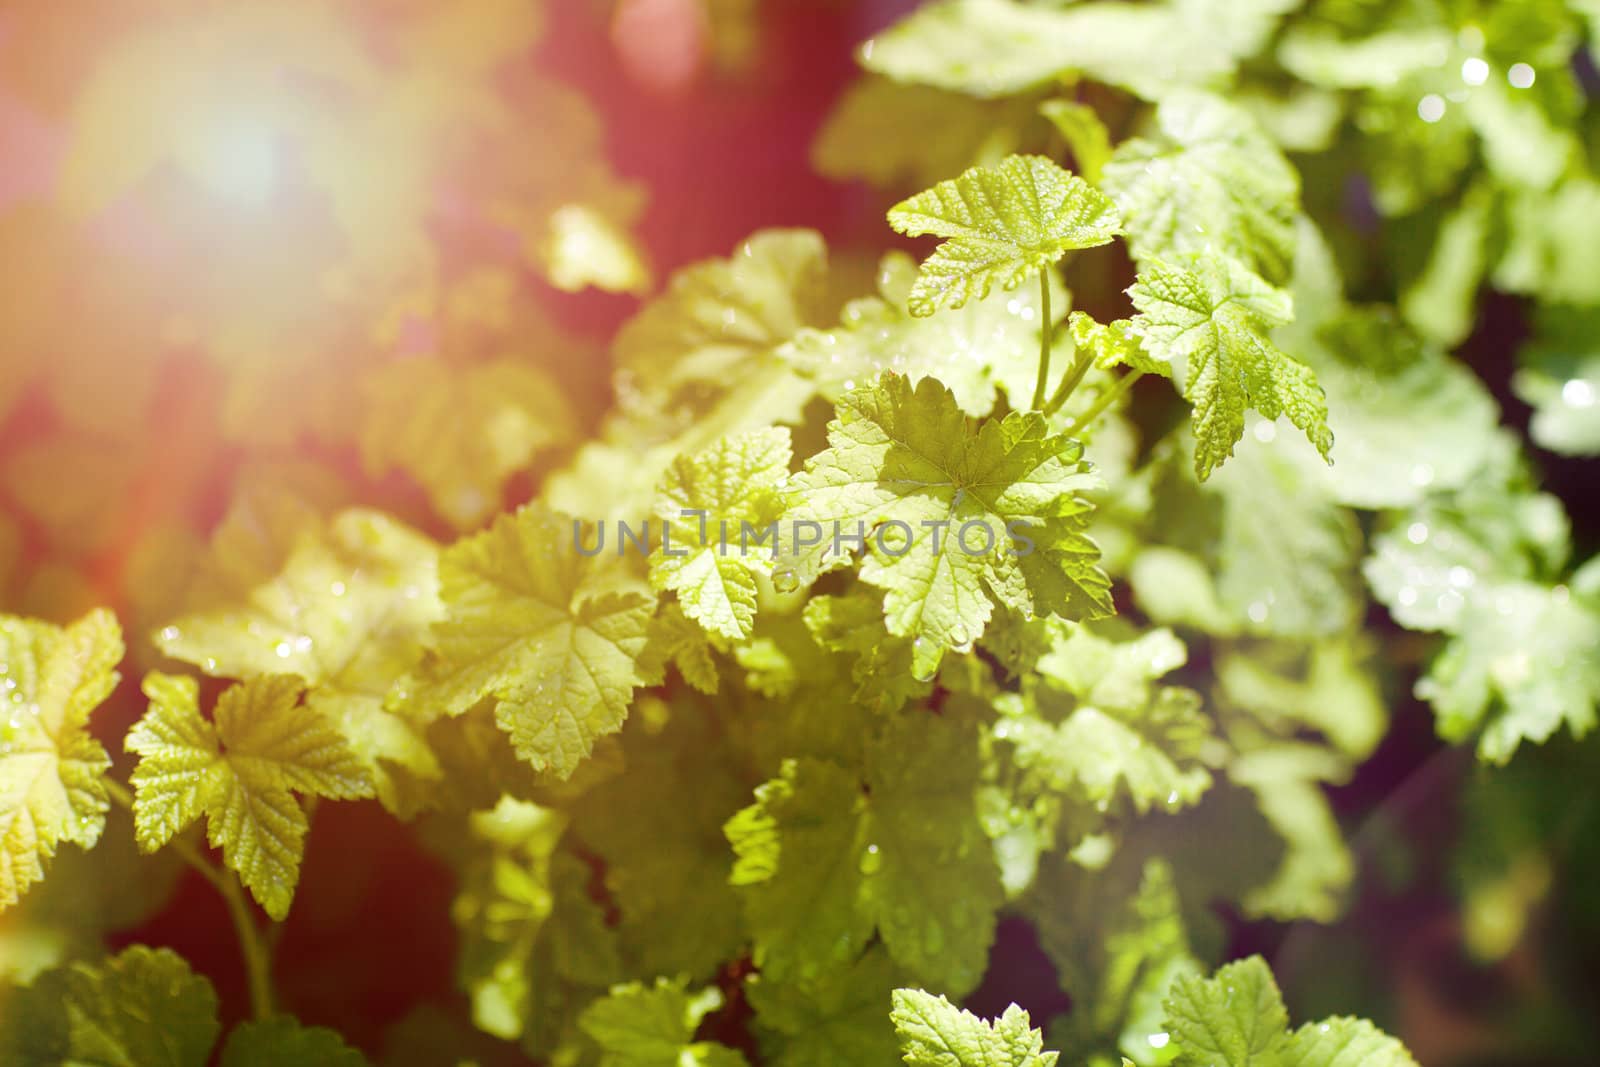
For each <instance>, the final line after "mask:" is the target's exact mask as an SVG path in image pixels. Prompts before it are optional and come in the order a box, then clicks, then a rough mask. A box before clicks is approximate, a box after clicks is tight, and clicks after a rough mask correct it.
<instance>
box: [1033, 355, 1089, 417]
mask: <svg viewBox="0 0 1600 1067" xmlns="http://www.w3.org/2000/svg"><path fill="white" fill-rule="evenodd" d="M1093 363H1094V357H1093V356H1092V355H1090V353H1089V351H1088V350H1087V349H1080V350H1079V351H1078V354H1077V355H1076V356H1074V357H1073V359H1072V366H1070V367H1068V368H1067V373H1066V374H1065V375H1064V376H1063V377H1062V379H1061V384H1060V385H1058V386H1056V391H1055V395H1054V396H1052V397H1051V398H1050V402H1049V403H1048V404H1046V405H1044V407H1043V408H1042V409H1041V410H1042V411H1043V412H1044V413H1045V414H1046V415H1054V414H1055V413H1056V412H1058V411H1060V410H1061V405H1062V404H1065V403H1066V402H1067V399H1068V398H1069V397H1071V396H1072V391H1073V390H1074V389H1076V388H1078V383H1079V382H1081V381H1083V376H1084V375H1085V374H1088V373H1089V368H1090V366H1092V365H1093Z"/></svg>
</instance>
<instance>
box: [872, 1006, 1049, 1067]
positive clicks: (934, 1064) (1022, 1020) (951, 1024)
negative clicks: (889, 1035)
mask: <svg viewBox="0 0 1600 1067" xmlns="http://www.w3.org/2000/svg"><path fill="white" fill-rule="evenodd" d="M890 1017H891V1018H892V1019H893V1020H894V1028H895V1031H896V1032H897V1033H898V1034H899V1035H900V1047H901V1049H902V1051H903V1052H904V1054H905V1061H906V1063H908V1064H910V1067H1055V1063H1056V1059H1057V1057H1058V1056H1059V1053H1055V1052H1045V1051H1044V1039H1043V1038H1042V1037H1041V1036H1040V1034H1039V1031H1037V1030H1035V1029H1033V1028H1032V1026H1031V1025H1030V1023H1029V1020H1028V1013H1027V1012H1025V1011H1023V1010H1022V1009H1021V1008H1019V1007H1017V1006H1016V1005H1015V1004H1013V1005H1011V1006H1010V1007H1009V1008H1007V1009H1006V1011H1005V1014H1004V1015H1002V1016H1001V1017H1000V1018H999V1019H997V1020H995V1021H994V1022H992V1023H989V1022H985V1021H984V1020H982V1019H980V1018H978V1017H977V1016H976V1015H973V1014H972V1013H971V1012H966V1011H962V1010H961V1009H959V1008H957V1007H956V1006H955V1005H954V1004H951V1003H950V1002H949V1001H948V1000H946V999H945V998H944V997H935V996H933V995H932V994H931V993H924V992H923V991H922V990H920V989H896V990H895V991H894V1011H893V1012H892V1013H891V1016H890Z"/></svg>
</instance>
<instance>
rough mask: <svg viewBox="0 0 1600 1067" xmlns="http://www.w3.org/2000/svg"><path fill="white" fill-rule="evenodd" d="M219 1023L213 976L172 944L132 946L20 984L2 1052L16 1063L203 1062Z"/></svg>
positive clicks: (185, 1065)
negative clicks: (198, 970) (199, 969)
mask: <svg viewBox="0 0 1600 1067" xmlns="http://www.w3.org/2000/svg"><path fill="white" fill-rule="evenodd" d="M219 1029H220V1026H219V1024H218V1023H217V995H216V993H215V992H214V991H213V990H212V988H211V983H210V982H208V981H206V979H205V978H203V977H201V976H199V975H197V974H194V973H193V972H192V971H190V970H189V965H188V964H187V963H185V962H184V961H183V959H182V957H180V956H178V955H177V954H176V953H174V952H172V951H171V950H169V949H164V948H163V949H150V948H146V947H145V946H143V945H135V946H133V947H132V948H129V949H125V950H124V951H123V952H122V953H121V954H120V955H118V956H114V957H112V958H110V959H106V960H104V961H101V962H99V963H86V962H78V963H72V964H69V965H67V966H65V967H58V968H56V969H55V970H51V971H46V972H45V973H44V974H42V975H40V976H39V977H38V978H37V979H35V980H34V982H33V984H32V985H30V986H27V987H25V988H23V989H20V990H17V991H16V992H15V993H14V999H13V1000H12V1001H11V1002H10V1003H9V1004H8V1005H7V1011H6V1013H5V1017H4V1018H3V1019H0V1056H3V1058H4V1060H5V1062H6V1063H8V1064H16V1065H18V1067H47V1065H56V1064H62V1065H66V1064H74V1065H76V1064H85V1065H87V1064H116V1065H122V1064H127V1065H129V1067H133V1065H137V1067H205V1064H206V1063H207V1061H208V1060H209V1059H210V1056H211V1046H212V1045H213V1044H215V1042H216V1040H217V1032H218V1030H219Z"/></svg>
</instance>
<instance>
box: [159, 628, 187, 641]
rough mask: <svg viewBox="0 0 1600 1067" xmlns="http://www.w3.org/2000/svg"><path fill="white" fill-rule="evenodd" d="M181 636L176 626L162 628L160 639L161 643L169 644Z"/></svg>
mask: <svg viewBox="0 0 1600 1067" xmlns="http://www.w3.org/2000/svg"><path fill="white" fill-rule="evenodd" d="M181 636H182V634H180V633H179V631H178V628H177V627H176V626H164V627H162V628H161V633H160V638H161V640H162V641H165V642H169V643H170V642H172V641H176V640H177V639H178V638H179V637H181Z"/></svg>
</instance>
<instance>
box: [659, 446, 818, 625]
mask: <svg viewBox="0 0 1600 1067" xmlns="http://www.w3.org/2000/svg"><path fill="white" fill-rule="evenodd" d="M790 457H791V453H790V450H789V431H788V430H786V429H783V428H781V427H778V428H773V429H767V430H757V431H755V432H753V433H748V434H744V435H741V436H739V437H729V438H724V439H723V440H722V441H719V442H718V443H717V444H715V445H713V446H712V447H711V448H709V449H706V450H705V451H703V452H697V453H694V454H692V455H686V456H679V457H678V458H677V459H676V460H674V461H673V463H672V466H671V467H670V468H669V469H668V471H667V476H666V478H665V480H664V481H663V483H662V486H661V492H660V495H659V496H658V497H657V500H656V516H657V518H659V519H661V520H662V522H663V524H670V526H668V525H664V527H663V528H664V529H670V530H671V531H672V534H673V536H672V542H673V543H672V544H670V545H669V544H668V543H667V542H666V540H665V537H664V538H663V542H662V544H661V545H660V546H659V547H658V548H657V550H656V551H655V552H654V553H652V554H651V556H650V581H651V584H653V585H654V586H655V587H656V588H657V589H658V590H661V591H667V590H671V591H672V592H674V593H676V594H677V595H678V602H679V604H681V605H682V606H683V612H684V614H685V615H687V616H688V617H689V618H691V619H693V620H694V621H695V622H697V623H699V624H700V625H701V626H702V627H704V628H705V630H706V631H707V632H709V633H712V634H715V635H717V636H720V637H725V638H729V639H732V640H737V639H740V638H745V637H749V636H750V630H751V626H752V625H753V623H754V621H755V613H756V593H757V586H756V578H755V575H756V571H757V567H758V565H759V560H760V553H761V549H760V548H756V547H752V546H751V544H750V541H749V540H748V538H751V537H760V536H761V535H762V534H764V533H765V532H766V530H767V528H768V527H769V526H771V525H772V524H775V523H776V522H777V521H778V517H779V516H780V515H781V514H782V513H783V510H784V505H785V503H786V483H787V481H788V478H789V460H790ZM767 551H768V553H769V555H771V556H775V555H776V554H777V552H778V538H777V535H776V534H774V535H773V537H772V538H771V543H770V546H769V548H768V550H767ZM762 569H765V568H762Z"/></svg>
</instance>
